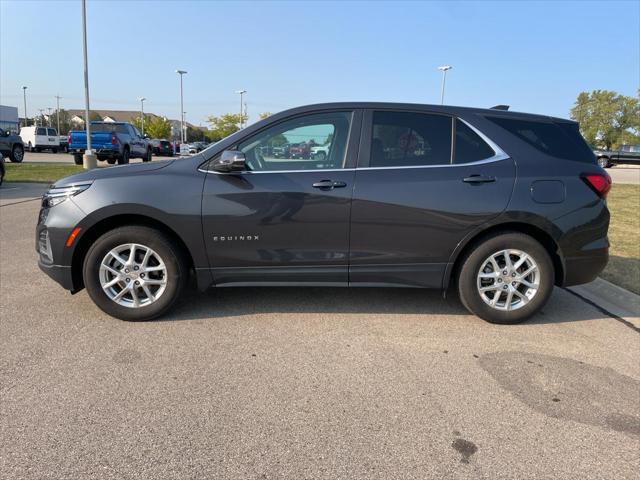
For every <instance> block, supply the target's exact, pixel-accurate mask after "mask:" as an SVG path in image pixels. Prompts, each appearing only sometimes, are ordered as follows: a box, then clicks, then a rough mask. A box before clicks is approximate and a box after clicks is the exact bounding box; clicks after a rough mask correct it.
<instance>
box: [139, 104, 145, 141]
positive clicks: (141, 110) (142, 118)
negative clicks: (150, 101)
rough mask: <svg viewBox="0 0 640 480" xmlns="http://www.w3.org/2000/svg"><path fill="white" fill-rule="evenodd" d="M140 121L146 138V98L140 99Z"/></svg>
mask: <svg viewBox="0 0 640 480" xmlns="http://www.w3.org/2000/svg"><path fill="white" fill-rule="evenodd" d="M138 100H140V119H141V120H142V136H143V137H144V101H145V100H146V98H144V97H140V98H139V99H138Z"/></svg>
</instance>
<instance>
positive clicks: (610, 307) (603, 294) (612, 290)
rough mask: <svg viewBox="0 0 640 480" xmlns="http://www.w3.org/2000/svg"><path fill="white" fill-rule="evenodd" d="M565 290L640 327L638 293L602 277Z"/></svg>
mask: <svg viewBox="0 0 640 480" xmlns="http://www.w3.org/2000/svg"><path fill="white" fill-rule="evenodd" d="M567 290H570V291H572V292H574V293H576V294H578V295H579V296H581V297H584V298H586V299H587V300H589V301H591V302H593V303H594V304H596V305H598V306H599V307H600V308H602V309H604V310H606V311H608V312H611V313H612V314H614V315H616V316H618V317H620V318H622V319H624V320H625V321H626V322H628V323H630V324H632V325H633V326H635V327H636V328H640V295H636V294H635V293H633V292H630V291H629V290H625V289H624V288H622V287H619V286H617V285H614V284H613V283H611V282H608V281H606V280H603V279H602V278H597V279H595V280H594V281H593V282H591V283H587V284H585V285H578V286H575V287H569V288H567Z"/></svg>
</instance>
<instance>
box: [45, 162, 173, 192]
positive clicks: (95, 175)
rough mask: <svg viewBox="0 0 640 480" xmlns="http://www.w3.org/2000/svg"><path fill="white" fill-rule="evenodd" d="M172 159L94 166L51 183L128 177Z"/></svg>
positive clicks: (146, 171) (61, 183) (160, 166)
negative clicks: (113, 165)
mask: <svg viewBox="0 0 640 480" xmlns="http://www.w3.org/2000/svg"><path fill="white" fill-rule="evenodd" d="M173 162H174V160H161V161H155V162H144V163H133V164H130V165H119V166H115V167H108V168H94V169H93V170H87V171H86V172H80V173H76V174H75V175H71V176H69V177H64V178H61V179H60V180H58V181H57V182H55V183H54V184H53V186H54V187H64V186H65V185H71V184H74V183H83V182H93V181H94V180H100V179H101V178H114V177H129V176H133V175H143V174H145V173H148V172H152V171H154V170H160V169H162V168H165V167H167V166H169V165H171V164H172V163H173Z"/></svg>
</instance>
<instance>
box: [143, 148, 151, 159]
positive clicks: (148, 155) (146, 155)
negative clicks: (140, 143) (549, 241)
mask: <svg viewBox="0 0 640 480" xmlns="http://www.w3.org/2000/svg"><path fill="white" fill-rule="evenodd" d="M142 161H143V162H150V161H151V149H148V150H147V153H146V154H145V156H144V158H143V159H142Z"/></svg>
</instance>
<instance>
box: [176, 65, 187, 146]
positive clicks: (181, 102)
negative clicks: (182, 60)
mask: <svg viewBox="0 0 640 480" xmlns="http://www.w3.org/2000/svg"><path fill="white" fill-rule="evenodd" d="M176 73H177V74H178V75H180V143H184V137H185V135H184V96H183V89H182V76H183V75H184V74H185V73H187V71H186V70H176Z"/></svg>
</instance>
